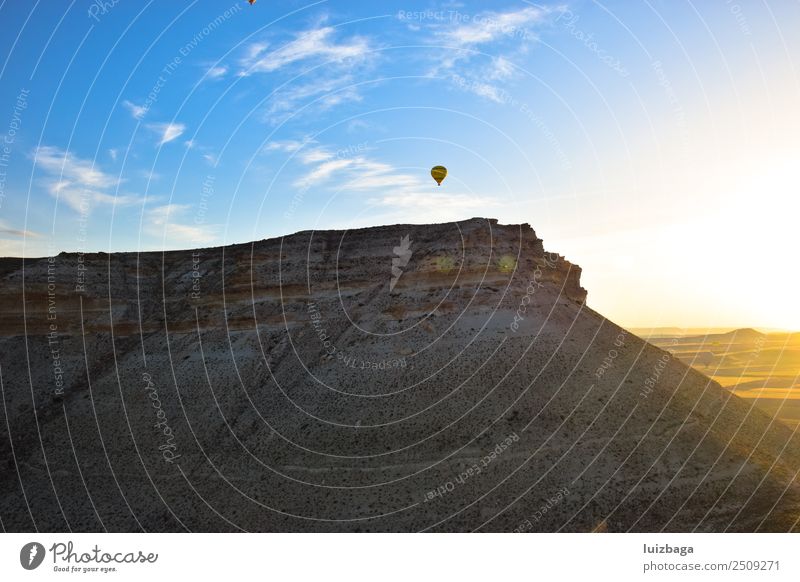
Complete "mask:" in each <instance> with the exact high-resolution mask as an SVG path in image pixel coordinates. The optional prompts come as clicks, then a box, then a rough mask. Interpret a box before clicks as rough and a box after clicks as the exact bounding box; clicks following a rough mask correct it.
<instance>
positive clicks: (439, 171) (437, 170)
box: [431, 166, 447, 186]
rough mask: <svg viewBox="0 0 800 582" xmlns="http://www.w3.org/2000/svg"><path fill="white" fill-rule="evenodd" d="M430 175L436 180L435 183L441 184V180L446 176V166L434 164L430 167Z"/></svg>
mask: <svg viewBox="0 0 800 582" xmlns="http://www.w3.org/2000/svg"><path fill="white" fill-rule="evenodd" d="M431 176H433V179H434V180H436V183H437V184H438V185H439V186H441V185H442V180H444V179H445V178H446V177H447V168H445V167H444V166H434V167H432V168H431Z"/></svg>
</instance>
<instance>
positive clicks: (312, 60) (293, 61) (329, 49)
mask: <svg viewBox="0 0 800 582" xmlns="http://www.w3.org/2000/svg"><path fill="white" fill-rule="evenodd" d="M340 36H341V35H339V34H338V33H337V29H336V28H334V27H332V26H322V27H317V28H312V29H310V30H306V31H304V32H301V33H299V34H297V35H296V36H295V37H293V39H292V40H291V41H289V42H288V43H285V44H283V45H281V46H278V47H277V48H273V46H272V45H269V44H267V43H265V42H257V43H253V44H250V45H249V46H248V47H246V49H245V51H244V54H243V56H242V57H241V58H240V59H239V63H238V65H239V71H238V75H239V76H240V77H247V76H251V75H256V74H277V73H279V72H289V71H291V74H293V75H294V74H297V73H298V72H303V71H307V70H309V69H310V68H311V67H313V66H320V65H322V66H320V67H319V68H318V69H315V70H314V73H313V74H311V75H309V76H301V77H299V78H298V79H296V80H293V81H292V82H291V83H290V84H289V85H287V86H285V87H283V88H281V89H279V90H278V91H276V92H275V94H274V95H272V96H271V98H270V100H269V103H268V105H267V108H266V111H265V113H264V120H265V121H267V122H268V123H273V124H278V123H281V122H282V121H284V120H285V119H286V117H287V116H288V115H290V114H291V112H293V111H296V110H297V109H298V107H299V105H300V104H301V103H303V102H304V101H308V100H312V99H314V100H316V104H315V107H314V110H315V111H319V110H320V109H323V110H324V109H330V108H332V107H336V106H339V105H342V104H344V103H353V102H357V101H360V100H361V95H360V94H359V93H358V91H357V89H356V88H355V87H352V86H351V85H352V84H353V83H355V81H356V79H357V78H358V77H359V76H360V75H362V74H363V73H364V72H365V70H366V69H365V66H366V65H367V64H368V63H370V62H372V60H373V59H372V58H371V56H372V54H373V49H374V46H373V45H372V43H371V42H370V41H369V39H367V38H366V37H363V36H350V37H345V38H340Z"/></svg>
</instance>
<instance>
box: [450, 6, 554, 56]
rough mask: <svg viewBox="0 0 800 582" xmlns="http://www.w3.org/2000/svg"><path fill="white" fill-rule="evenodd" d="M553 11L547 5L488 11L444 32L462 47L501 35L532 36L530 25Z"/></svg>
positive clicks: (451, 41) (524, 37) (531, 37)
mask: <svg viewBox="0 0 800 582" xmlns="http://www.w3.org/2000/svg"><path fill="white" fill-rule="evenodd" d="M548 13H549V11H548V10H545V9H543V8H535V7H533V6H528V7H525V8H521V9H520V10H512V11H508V12H485V13H483V14H480V15H478V16H477V17H476V18H475V19H473V20H474V21H473V22H469V23H465V24H459V25H457V26H455V27H454V28H452V29H450V30H445V31H442V32H441V33H440V36H441V37H442V38H443V39H444V40H445V41H447V42H449V43H451V44H455V45H458V46H461V47H469V46H476V45H481V44H485V43H490V42H494V41H496V40H499V39H501V38H504V37H506V38H516V39H518V40H532V39H533V38H534V37H533V34H532V33H531V32H530V29H529V27H530V25H532V24H537V23H539V22H541V21H542V20H543V19H544V17H545V16H546V15H547V14H548Z"/></svg>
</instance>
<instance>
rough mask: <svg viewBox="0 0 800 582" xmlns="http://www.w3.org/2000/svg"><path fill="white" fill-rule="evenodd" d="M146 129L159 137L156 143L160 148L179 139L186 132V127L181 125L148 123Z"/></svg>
mask: <svg viewBox="0 0 800 582" xmlns="http://www.w3.org/2000/svg"><path fill="white" fill-rule="evenodd" d="M147 128H148V129H150V130H152V131H154V132H155V133H156V134H158V135H159V136H160V137H159V141H158V145H160V146H161V145H164V144H165V143H169V142H171V141H172V140H174V139H177V138H179V137H180V136H182V135H183V132H184V131H186V126H185V125H184V124H182V123H150V124H148V125H147Z"/></svg>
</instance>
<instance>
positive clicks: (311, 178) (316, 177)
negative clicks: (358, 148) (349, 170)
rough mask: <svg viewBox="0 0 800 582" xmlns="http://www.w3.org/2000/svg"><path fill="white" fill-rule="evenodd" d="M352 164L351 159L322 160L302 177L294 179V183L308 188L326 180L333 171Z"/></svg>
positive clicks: (299, 186)
mask: <svg viewBox="0 0 800 582" xmlns="http://www.w3.org/2000/svg"><path fill="white" fill-rule="evenodd" d="M352 164H353V160H330V161H327V162H323V163H321V164H320V165H318V166H317V167H316V168H314V169H313V170H312V171H311V172H309V173H308V174H305V175H304V176H303V177H302V178H300V179H298V180H296V181H295V182H294V185H295V186H296V187H298V188H310V187H311V186H315V185H317V184H319V183H322V182H324V181H326V180H327V179H328V178H330V177H331V175H333V174H334V173H335V172H338V171H340V170H343V169H344V168H346V167H348V166H350V165H352Z"/></svg>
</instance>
